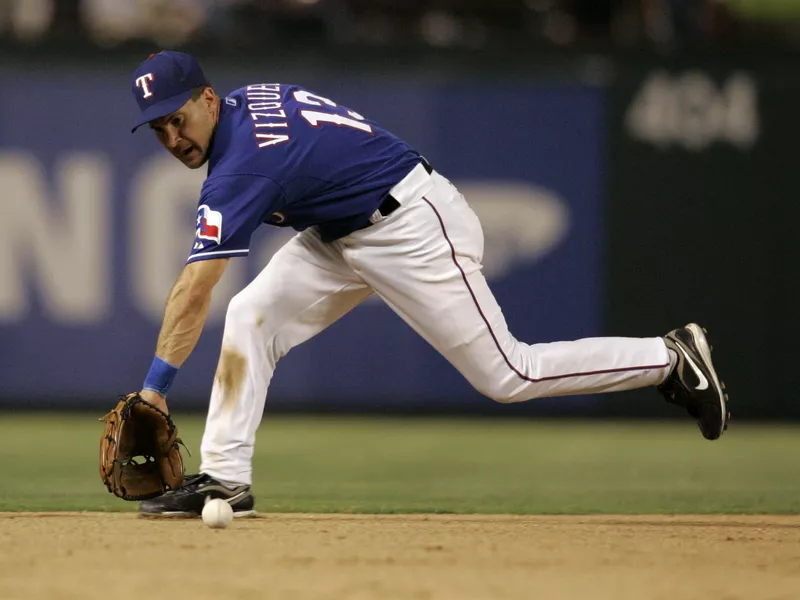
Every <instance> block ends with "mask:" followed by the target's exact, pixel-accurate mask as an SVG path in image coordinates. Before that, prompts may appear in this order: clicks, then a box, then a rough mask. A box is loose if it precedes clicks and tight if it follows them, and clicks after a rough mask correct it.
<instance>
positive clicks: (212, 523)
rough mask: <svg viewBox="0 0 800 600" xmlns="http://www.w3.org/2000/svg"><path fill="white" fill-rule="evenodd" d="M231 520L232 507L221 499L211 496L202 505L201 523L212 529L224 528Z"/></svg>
mask: <svg viewBox="0 0 800 600" xmlns="http://www.w3.org/2000/svg"><path fill="white" fill-rule="evenodd" d="M231 521H233V508H231V505H230V504H228V503H227V502H225V500H221V499H220V498H213V499H211V500H209V501H208V502H206V504H205V506H204V507H203V523H205V524H206V525H208V526H209V527H211V528H212V529H224V528H225V527H227V526H228V525H230V524H231Z"/></svg>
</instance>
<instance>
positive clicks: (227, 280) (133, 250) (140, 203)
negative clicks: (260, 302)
mask: <svg viewBox="0 0 800 600" xmlns="http://www.w3.org/2000/svg"><path fill="white" fill-rule="evenodd" d="M204 179H205V173H202V172H201V170H199V169H198V170H196V171H195V170H192V169H187V168H186V167H184V166H183V165H181V164H179V163H178V162H177V161H175V159H173V158H172V157H170V156H162V155H157V156H154V157H153V158H151V159H150V160H148V161H146V162H145V163H144V164H143V165H142V168H141V169H140V170H139V171H138V172H137V173H136V175H135V176H134V177H133V179H132V180H131V197H130V204H129V206H130V209H131V212H130V218H129V222H128V232H127V234H128V239H129V240H130V244H131V247H130V253H129V257H128V264H129V271H128V273H129V274H128V277H129V278H130V280H131V286H130V290H131V294H133V299H134V302H135V304H136V306H137V307H139V309H140V310H141V312H142V313H144V314H145V315H147V316H148V317H149V318H150V319H151V320H152V321H154V322H158V323H160V322H161V318H162V317H163V315H164V304H165V303H166V301H167V296H168V295H169V291H170V290H171V289H172V286H173V284H174V283H175V280H176V279H177V277H178V275H179V274H180V272H181V270H182V269H183V266H184V263H185V262H186V257H187V255H188V254H189V250H190V249H191V247H192V242H193V241H194V238H195V223H196V220H197V201H198V199H199V198H200V190H201V188H202V186H203V180H204ZM244 263H245V261H243V260H232V261H230V262H229V263H228V267H227V268H226V269H225V274H224V275H223V277H222V279H221V280H220V282H219V283H218V284H217V285H216V286H215V287H214V294H213V295H212V302H211V309H210V311H209V319H210V322H215V321H222V320H223V319H224V316H225V309H226V307H227V302H228V300H230V298H232V297H233V296H234V294H235V293H236V292H237V291H239V290H240V289H241V288H242V287H243V285H244V281H245V273H244V269H245V264H244Z"/></svg>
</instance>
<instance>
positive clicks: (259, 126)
mask: <svg viewBox="0 0 800 600" xmlns="http://www.w3.org/2000/svg"><path fill="white" fill-rule="evenodd" d="M245 99H246V100H247V110H249V111H250V118H251V119H253V121H254V126H255V136H256V140H257V141H258V147H259V148H267V147H268V146H275V145H277V144H283V143H284V142H288V141H289V136H288V135H287V134H285V133H277V132H279V131H281V130H282V129H288V128H289V122H288V121H287V120H286V111H285V110H284V108H283V101H282V99H281V86H280V84H279V83H260V84H257V85H249V86H247V88H246V90H245Z"/></svg>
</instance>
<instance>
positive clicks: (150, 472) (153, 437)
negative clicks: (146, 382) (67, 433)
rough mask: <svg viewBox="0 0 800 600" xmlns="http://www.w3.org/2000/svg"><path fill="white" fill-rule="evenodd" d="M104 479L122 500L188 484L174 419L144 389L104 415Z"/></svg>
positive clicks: (151, 496)
mask: <svg viewBox="0 0 800 600" xmlns="http://www.w3.org/2000/svg"><path fill="white" fill-rule="evenodd" d="M100 420H101V421H104V422H105V424H106V426H105V430H104V431H103V437H102V438H101V439H100V479H102V480H103V483H105V484H106V487H107V488H108V491H109V492H111V493H112V494H114V495H116V496H119V497H120V498H122V499H123V500H145V499H147V498H153V497H155V496H159V495H161V494H163V493H164V492H166V491H167V490H175V489H178V488H179V487H180V486H181V484H182V483H183V457H182V456H181V451H180V448H179V446H178V444H183V442H182V441H181V440H180V438H178V428H177V427H176V426H175V423H173V421H172V418H171V417H170V416H169V415H168V414H167V413H165V412H164V411H162V410H161V409H159V408H157V407H156V406H154V405H153V404H151V403H150V402H147V401H146V400H144V399H142V397H141V396H139V394H135V393H134V394H128V395H127V396H125V397H124V398H122V399H121V400H120V401H119V403H118V404H117V406H116V407H115V408H114V410H112V411H111V412H110V413H108V414H107V415H106V416H104V417H103V418H102V419H100Z"/></svg>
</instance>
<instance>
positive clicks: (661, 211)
mask: <svg viewBox="0 0 800 600" xmlns="http://www.w3.org/2000/svg"><path fill="white" fill-rule="evenodd" d="M128 67H129V65H127V64H124V63H114V64H113V65H104V66H103V67H99V66H90V65H88V64H81V65H78V66H75V65H71V66H69V67H66V66H59V65H58V64H56V65H51V66H48V67H42V66H41V65H38V66H37V67H36V68H27V69H26V68H19V67H15V66H11V65H6V66H5V67H3V69H2V70H1V71H0V80H2V81H3V87H2V92H1V93H0V114H2V115H3V117H2V119H0V181H2V182H3V186H2V190H3V191H2V195H0V213H1V214H2V222H3V224H4V226H5V233H4V235H3V236H0V338H1V339H2V340H3V341H4V342H5V343H4V344H3V350H1V351H0V357H1V358H2V360H0V381H2V384H0V405H2V404H6V405H9V404H18V403H19V402H20V401H21V400H24V401H25V402H27V403H29V405H33V406H38V405H48V406H54V405H55V406H59V405H62V404H64V405H66V404H72V403H74V402H75V400H76V399H85V401H86V402H88V403H93V404H96V405H99V404H100V403H107V398H108V396H109V395H113V394H116V393H120V392H124V391H127V390H132V389H136V388H137V387H138V386H139V385H140V383H141V379H142V378H143V375H144V372H145V370H146V368H147V366H148V365H149V360H150V357H151V355H152V352H153V348H154V345H155V338H156V335H157V332H158V326H159V320H160V316H161V311H162V308H163V303H164V300H165V298H166V294H167V292H168V290H169V288H170V286H171V284H172V282H173V281H174V278H175V276H176V275H177V273H178V272H179V270H180V269H181V265H182V263H183V260H184V259H185V256H186V255H187V254H188V251H189V245H190V243H191V241H192V238H193V235H194V212H195V211H194V207H195V205H196V200H197V192H198V190H199V187H200V185H201V182H202V178H203V176H202V174H201V173H196V172H190V171H188V170H186V169H185V168H183V167H182V166H181V165H179V164H177V163H176V162H175V161H174V159H171V158H170V157H168V156H165V155H164V152H163V151H161V150H160V149H159V148H158V147H157V146H156V142H155V140H154V139H152V138H151V136H150V135H148V133H147V132H146V131H145V132H142V133H141V134H140V135H134V136H130V135H129V133H128V128H129V127H128V126H129V123H130V121H131V118H132V117H133V115H134V109H135V105H134V102H133V100H132V98H130V97H129V91H128V81H127V71H128V70H129V69H128ZM418 69H420V70H419V71H418V70H416V69H415V68H407V69H405V70H402V71H401V70H399V69H398V70H397V71H396V72H395V73H393V74H389V75H387V74H386V73H385V72H383V71H382V72H381V75H378V74H377V73H376V72H375V71H374V70H369V69H367V68H366V67H365V69H359V68H358V66H357V65H356V66H352V67H351V68H350V69H348V72H347V73H342V72H337V73H332V72H330V71H326V72H323V71H322V70H321V69H314V68H313V66H308V65H307V66H306V68H304V69H299V70H298V71H297V72H294V73H289V72H288V71H289V70H288V69H283V70H280V69H278V70H277V72H276V70H274V69H271V70H269V71H266V72H264V71H263V70H258V69H255V68H253V67H251V66H242V65H241V64H238V65H237V66H236V69H235V70H234V72H231V69H230V65H229V64H223V63H215V62H212V61H208V62H207V65H206V70H207V71H208V74H209V76H210V77H211V79H212V81H213V82H214V84H215V86H216V87H217V88H218V90H220V91H223V92H224V91H227V90H230V89H233V88H234V87H237V86H239V85H243V84H246V83H253V82H259V81H266V80H270V81H272V80H282V81H285V82H297V83H302V84H304V85H307V86H309V87H311V88H312V89H314V90H315V91H318V92H319V93H321V94H323V95H327V96H330V97H332V98H334V99H335V100H337V101H338V102H340V103H342V104H345V105H348V106H349V107H351V108H353V109H355V110H357V111H359V112H361V113H364V114H366V115H368V116H370V117H371V118H374V119H376V120H378V121H380V122H381V123H383V124H384V125H385V126H386V127H387V128H389V129H390V130H393V131H395V132H396V133H398V134H399V135H401V136H403V137H404V138H406V139H407V140H408V141H409V142H411V143H412V145H414V146H415V147H416V148H417V149H418V150H419V151H420V152H421V153H423V154H424V155H425V156H426V157H427V158H428V159H429V160H430V161H431V162H432V163H433V164H434V166H435V167H436V168H437V169H439V170H440V171H441V172H443V173H444V174H445V175H447V176H448V177H449V178H451V179H452V180H453V181H454V182H455V183H456V184H457V185H458V186H459V188H460V189H461V190H462V191H463V192H464V193H465V195H466V196H467V198H468V199H469V200H470V202H471V203H472V204H473V205H474V207H475V209H476V211H477V212H478V213H479V214H480V216H481V218H482V221H483V224H484V229H485V234H486V252H485V253H486V274H487V276H488V277H489V279H490V283H491V285H492V286H493V289H494V290H495V292H496V295H497V296H498V299H499V301H500V303H501V305H502V306H503V307H504V312H505V315H506V317H507V319H508V321H509V323H510V325H511V328H512V331H513V332H515V333H516V335H517V336H518V337H519V338H520V339H523V340H526V341H530V342H542V341H551V340H559V339H572V338H577V337H586V336H594V335H600V334H602V333H608V334H614V335H654V334H659V333H661V332H662V331H664V330H666V329H668V328H670V327H673V326H675V325H676V324H679V323H682V322H684V321H686V320H691V319H697V320H699V321H702V322H703V323H706V324H708V325H709V327H711V328H712V329H713V332H712V333H713V335H714V340H715V341H716V342H717V346H718V349H719V352H718V356H719V359H718V360H719V362H720V367H721V368H723V370H724V371H725V372H727V373H729V375H728V376H727V378H728V383H729V385H730V386H731V387H732V388H733V390H734V393H735V394H736V395H737V396H738V398H740V399H742V400H743V402H742V404H743V407H742V408H743V411H740V414H741V412H744V413H745V414H747V415H750V416H755V415H768V414H776V415H785V416H800V411H798V410H797V409H795V408H794V407H795V406H796V403H794V402H792V400H793V394H792V385H791V384H792V380H793V368H792V366H793V361H792V359H793V353H794V344H793V343H792V340H793V339H794V336H793V334H794V332H795V331H796V330H797V329H798V328H800V327H798V323H797V319H796V318H794V315H793V311H792V310H791V308H792V304H793V303H792V301H791V300H792V297H793V290H794V283H793V281H797V278H796V277H795V278H793V275H794V271H795V270H796V269H797V267H795V266H794V265H795V264H796V263H797V261H795V260H793V257H794V256H795V255H796V254H797V251H796V250H794V247H793V244H792V243H791V242H792V241H793V237H794V236H793V235H792V234H793V225H794V223H795V222H796V221H793V220H792V217H793V216H794V212H795V211H796V210H797V209H795V208H794V206H795V204H794V198H796V197H797V195H796V193H795V187H796V186H797V184H795V183H794V179H795V177H794V176H793V171H792V169H791V166H792V165H791V160H792V158H793V157H792V154H791V146H790V145H789V140H792V141H793V139H794V136H793V129H794V128H796V119H793V111H794V106H796V105H797V102H796V100H797V99H798V98H800V91H798V89H797V85H795V84H794V83H792V80H791V77H789V75H791V72H792V70H791V68H790V67H788V66H785V67H784V66H780V65H773V66H770V67H769V68H766V66H762V65H761V64H755V65H752V64H751V65H740V64H733V63H731V62H728V63H724V64H718V63H711V62H708V63H701V64H685V65H680V64H670V65H665V64H661V63H657V62H647V63H637V64H633V63H630V62H629V61H613V60H599V59H597V58H591V59H588V60H578V61H576V62H575V63H573V65H572V67H571V68H570V69H568V70H565V69H552V68H551V69H549V70H548V69H546V68H545V66H543V65H541V64H540V65H538V66H536V67H530V68H527V67H516V68H514V69H510V68H506V69H505V70H503V71H498V73H501V74H500V75H495V73H494V72H493V71H492V69H491V68H490V69H489V70H488V71H487V70H485V65H484V68H483V69H482V70H480V71H478V70H477V69H476V70H474V71H470V70H469V69H464V68H463V65H462V68H461V69H460V70H459V71H458V73H459V74H458V76H452V75H450V76H447V77H441V76H438V75H441V73H442V70H441V69H439V71H438V75H437V76H433V75H432V74H431V72H430V71H426V70H425V69H426V68H425V66H424V65H422V66H419V67H418ZM421 72H425V73H427V76H426V77H422V78H420V77H419V76H418V73H421ZM454 72H455V71H454ZM787 150H788V151H787ZM679 232H685V233H686V234H688V235H689V236H690V237H689V238H686V239H688V240H689V241H688V243H687V242H686V241H679V238H678V237H677V236H678V233H679ZM287 235H288V234H287V232H285V231H283V230H277V229H274V228H267V227H265V228H263V231H261V232H260V233H259V234H257V236H256V239H255V241H254V246H253V251H252V252H251V257H250V258H249V259H240V260H236V261H234V263H233V264H232V266H231V268H229V273H228V274H227V275H226V277H225V279H224V280H223V282H222V284H221V287H220V288H219V289H218V293H217V294H216V295H217V298H216V300H215V304H214V307H213V309H212V314H211V318H210V321H209V326H208V327H207V329H206V331H205V333H204V334H203V337H202V339H201V341H200V345H199V347H198V350H197V351H196V352H195V354H194V355H193V356H192V357H191V358H190V360H189V361H188V363H187V364H186V366H185V367H184V369H182V372H181V374H180V376H179V379H178V381H177V383H176V385H175V388H174V392H173V396H174V397H175V398H176V399H177V400H176V401H179V402H181V403H182V404H183V405H184V406H196V407H198V408H199V407H202V406H203V405H204V403H205V402H206V395H207V392H208V389H209V387H210V385H211V380H212V377H213V372H214V367H215V364H216V359H217V353H218V345H219V340H220V337H221V325H222V320H223V318H224V310H225V304H226V301H227V299H229V298H230V297H231V296H232V295H233V293H235V291H236V290H237V289H240V288H241V287H242V286H243V285H244V284H246V282H247V281H249V280H250V279H251V278H252V277H253V276H254V275H255V273H257V272H258V270H259V268H260V267H261V266H262V265H263V264H265V263H266V261H267V260H268V258H269V256H271V254H272V253H273V252H274V250H275V249H276V248H277V247H278V246H279V245H280V244H282V243H283V242H284V241H285V240H286V239H287ZM650 394H652V392H650ZM633 397H635V394H624V395H620V396H617V397H613V398H609V399H607V400H605V401H603V400H602V399H599V398H572V399H569V400H559V401H544V402H538V403H536V404H535V405H533V404H531V405H528V406H525V407H517V408H515V409H513V410H515V411H521V412H533V413H535V412H538V411H542V410H543V411H556V412H563V411H577V412H582V413H586V412H587V411H588V412H591V413H593V414H596V413H598V412H606V411H607V412H611V413H613V412H616V411H618V410H623V411H630V412H638V411H639V410H643V411H644V412H647V411H648V410H649V408H647V407H650V406H657V403H653V402H650V401H648V400H645V399H644V398H645V397H644V396H642V402H638V401H632V398H633ZM647 398H648V399H649V400H652V398H653V396H652V395H648V396H647ZM270 405H271V406H273V407H275V408H304V407H305V408H329V409H335V408H336V407H346V408H349V409H370V410H374V409H378V410H382V409H395V408H400V407H404V408H416V409H434V408H435V409H445V410H447V409H463V408H465V407H466V408H470V409H485V410H495V407H494V406H493V405H492V404H491V403H490V402H489V401H488V400H484V399H482V398H480V397H479V396H478V395H477V394H476V393H474V392H473V391H472V390H471V389H470V388H469V386H468V385H467V384H466V383H465V382H464V381H463V380H462V379H461V377H460V376H459V375H458V374H457V373H456V372H455V371H454V370H453V369H452V368H451V367H450V366H449V365H448V364H447V363H446V362H445V361H444V360H443V359H441V358H440V357H439V356H438V355H437V354H436V353H435V352H434V351H432V350H431V349H430V348H429V347H428V346H427V345H426V344H425V343H424V342H423V341H422V340H420V339H418V338H417V336H416V335H415V334H414V333H413V332H412V331H411V330H410V329H409V328H408V327H407V326H406V325H405V324H404V323H402V321H400V319H399V318H397V317H396V316H394V315H393V314H392V313H391V312H390V311H389V310H388V309H387V308H385V307H384V306H382V305H381V304H380V302H378V301H368V302H367V303H365V304H364V305H363V306H362V307H360V308H359V309H358V310H356V311H354V312H353V313H352V314H351V315H348V316H347V317H345V319H344V320H343V321H342V322H340V323H338V324H336V325H334V326H333V327H332V328H331V329H329V330H328V331H326V332H324V333H323V334H321V335H320V336H319V337H318V338H316V339H314V340H312V341H311V342H309V343H307V344H306V345H304V346H301V347H299V348H297V349H295V350H293V351H292V352H291V353H290V354H289V355H288V356H287V357H286V358H285V359H283V361H282V362H281V364H280V366H279V368H278V371H277V374H276V376H275V379H274V380H273V386H272V389H271V398H270ZM509 410H511V409H509V408H508V407H498V408H497V409H496V411H498V414H499V413H501V412H508V411H509ZM655 411H656V412H655V413H654V414H667V413H666V412H665V411H661V410H660V409H657V408H656V409H655Z"/></svg>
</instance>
